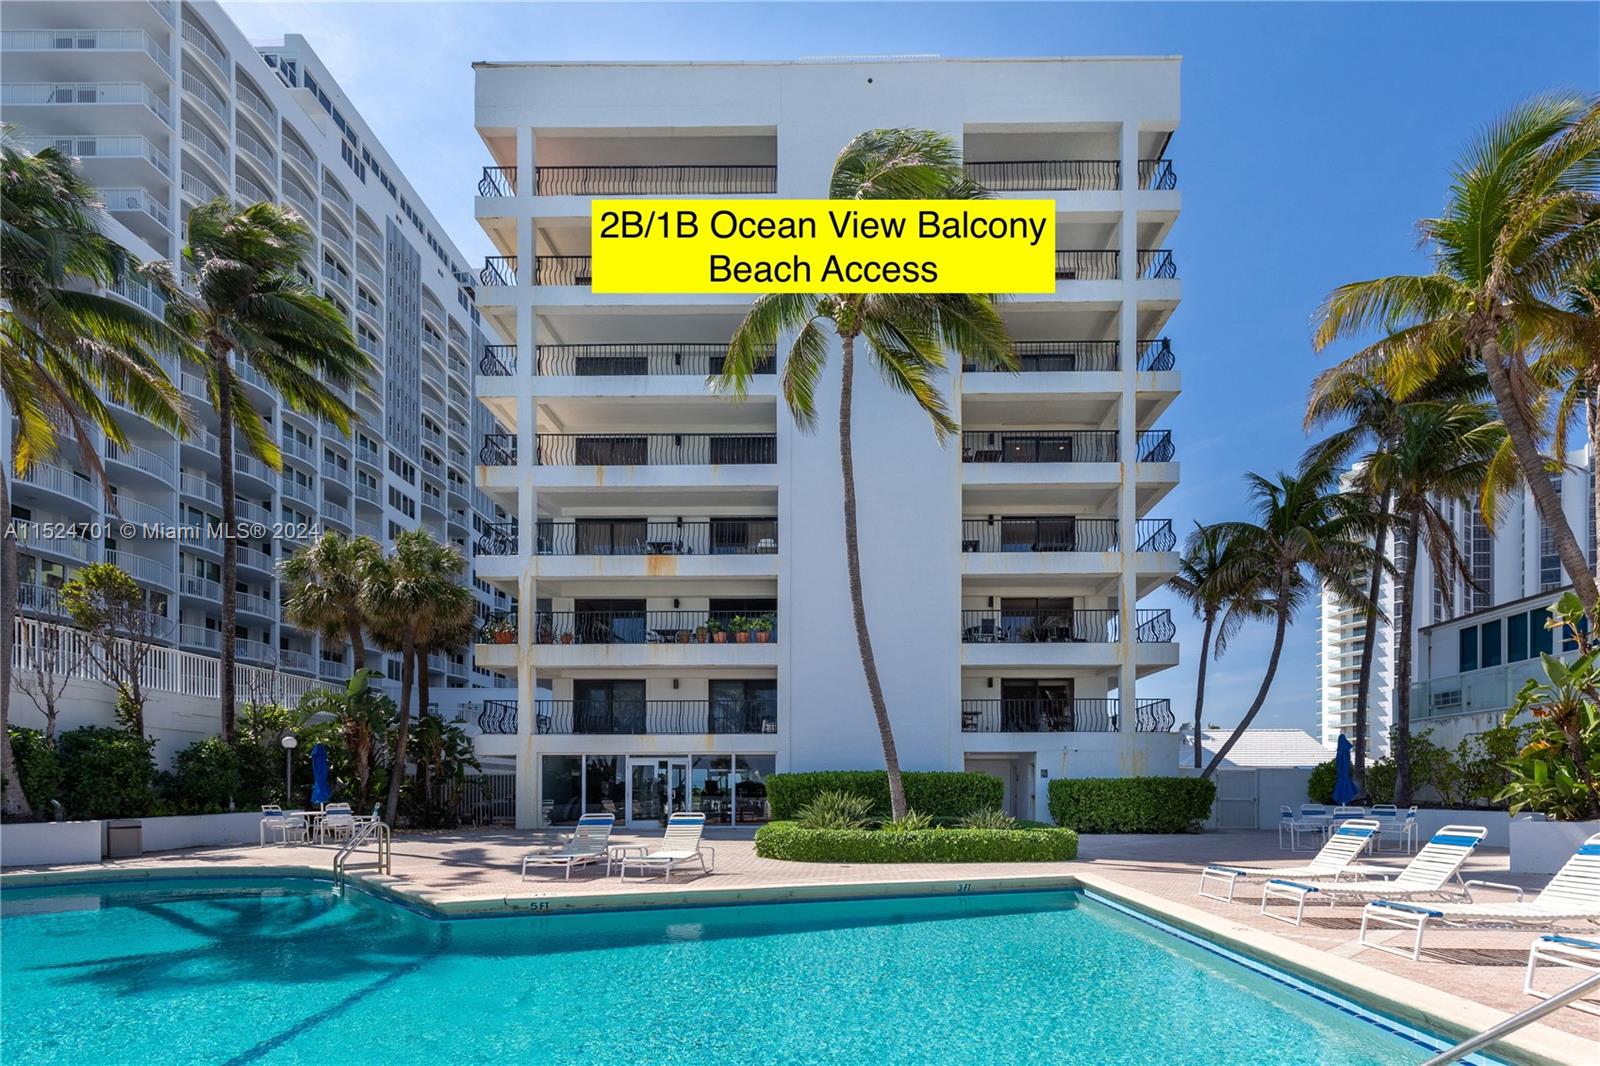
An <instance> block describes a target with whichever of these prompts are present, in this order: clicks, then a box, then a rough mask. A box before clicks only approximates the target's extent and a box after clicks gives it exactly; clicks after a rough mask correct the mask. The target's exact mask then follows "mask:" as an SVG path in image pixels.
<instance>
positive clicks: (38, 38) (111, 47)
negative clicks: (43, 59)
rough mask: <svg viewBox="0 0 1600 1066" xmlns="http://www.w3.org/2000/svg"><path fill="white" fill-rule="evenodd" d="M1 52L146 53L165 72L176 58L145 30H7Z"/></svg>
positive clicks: (1, 38) (1, 36) (0, 36)
mask: <svg viewBox="0 0 1600 1066" xmlns="http://www.w3.org/2000/svg"><path fill="white" fill-rule="evenodd" d="M0 50H3V51H6V52H71V51H96V52H143V53H144V54H145V55H147V56H149V57H150V58H151V59H154V60H155V61H156V64H157V65H158V66H160V67H161V69H162V70H165V71H168V72H169V73H170V72H171V70H172V55H171V54H170V53H169V52H168V51H167V50H166V48H164V47H162V45H161V44H160V42H158V41H157V40H156V39H155V38H154V37H152V36H150V34H148V33H146V32H145V31H143V30H92V29H74V30H5V31H3V32H0Z"/></svg>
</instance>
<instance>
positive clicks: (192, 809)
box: [163, 737, 254, 814]
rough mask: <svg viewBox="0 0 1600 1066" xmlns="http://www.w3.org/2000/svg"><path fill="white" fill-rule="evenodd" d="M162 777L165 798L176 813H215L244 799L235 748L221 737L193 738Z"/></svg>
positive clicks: (247, 805) (238, 760)
mask: <svg viewBox="0 0 1600 1066" xmlns="http://www.w3.org/2000/svg"><path fill="white" fill-rule="evenodd" d="M163 776H164V781H163V784H164V785H165V786H166V789H165V791H166V798H167V800H168V802H170V803H171V804H172V806H173V809H174V810H176V811H177V812H178V813H179V814H217V813H219V812H221V811H226V810H227V809H228V805H229V804H230V803H233V804H236V805H238V804H239V803H240V800H241V799H243V798H244V796H243V789H242V785H243V772H242V769H241V760H240V757H239V751H238V749H236V748H232V747H229V746H228V745H227V744H224V743H223V742H222V738H221V737H207V738H206V739H205V740H197V741H195V742H194V743H193V744H190V745H189V746H188V747H187V748H184V749H183V750H182V751H180V752H178V754H177V755H176V756H175V757H174V758H173V760H172V773H171V774H167V775H163ZM250 806H254V804H246V805H243V809H248V807H250Z"/></svg>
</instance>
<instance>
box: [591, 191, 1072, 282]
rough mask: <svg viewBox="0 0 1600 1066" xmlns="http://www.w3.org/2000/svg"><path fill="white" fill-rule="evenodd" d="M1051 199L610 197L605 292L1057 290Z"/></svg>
mask: <svg viewBox="0 0 1600 1066" xmlns="http://www.w3.org/2000/svg"><path fill="white" fill-rule="evenodd" d="M1055 235H1056V216H1055V204H1054V202H1053V201H1050V200H609V199H608V200H603V201H596V205H595V212H594V216H593V218H592V220H591V237H592V238H593V240H592V244H591V247H592V248H593V256H594V264H593V273H592V278H593V286H594V291H595V292H597V293H764V292H811V293H830V292H838V293H857V292H929V293H934V292H981V293H1011V292H1015V293H1025V292H1054V291H1055V287H1056V274H1055V247H1056V236H1055Z"/></svg>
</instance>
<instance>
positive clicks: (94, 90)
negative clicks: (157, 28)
mask: <svg viewBox="0 0 1600 1066" xmlns="http://www.w3.org/2000/svg"><path fill="white" fill-rule="evenodd" d="M0 104H3V105H5V106H7V107H22V106H28V105H34V104H49V105H54V106H62V105H79V104H143V105H144V106H145V107H146V108H148V109H150V111H152V112H153V113H154V114H155V116H156V117H157V118H159V119H160V120H161V121H162V123H164V124H165V125H168V126H170V125H172V108H171V107H170V106H169V105H168V104H167V102H166V101H165V100H164V99H162V98H161V97H160V96H157V95H156V94H155V93H154V92H153V91H152V90H151V89H150V87H149V86H147V85H145V84H144V83H143V82H138V81H99V82H78V83H76V84H70V85H61V84H46V83H26V82H13V83H11V84H9V85H0Z"/></svg>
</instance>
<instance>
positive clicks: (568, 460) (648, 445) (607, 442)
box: [484, 433, 778, 466]
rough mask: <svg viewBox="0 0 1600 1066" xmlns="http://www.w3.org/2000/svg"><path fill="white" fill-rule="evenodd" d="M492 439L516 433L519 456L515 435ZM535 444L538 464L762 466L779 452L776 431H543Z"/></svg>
mask: <svg viewBox="0 0 1600 1066" xmlns="http://www.w3.org/2000/svg"><path fill="white" fill-rule="evenodd" d="M490 437H497V438H503V437H513V442H512V445H511V458H512V459H513V460H514V459H515V457H516V445H515V440H514V435H512V434H505V433H491V434H488V435H487V437H486V438H485V448H486V449H487V448H488V446H489V440H488V438H490ZM535 445H536V451H535V455H534V462H535V463H536V464H537V465H539V466H706V465H711V466H758V465H768V464H772V463H775V462H777V453H778V438H777V435H776V434H773V433H540V434H537V435H536V437H535ZM484 462H486V463H487V462H488V460H487V459H484ZM490 465H493V464H490Z"/></svg>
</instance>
